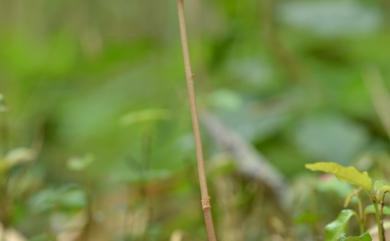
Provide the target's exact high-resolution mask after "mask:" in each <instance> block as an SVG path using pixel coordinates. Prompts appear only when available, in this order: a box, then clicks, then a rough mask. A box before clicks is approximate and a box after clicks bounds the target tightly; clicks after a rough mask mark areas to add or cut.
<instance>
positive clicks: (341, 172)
mask: <svg viewBox="0 0 390 241" xmlns="http://www.w3.org/2000/svg"><path fill="white" fill-rule="evenodd" d="M305 167H306V168H307V169H309V170H312V171H322V172H326V173H331V174H334V175H335V176H336V177H337V178H339V179H341V180H344V181H346V182H348V183H350V184H353V185H356V186H358V187H361V188H363V189H364V190H366V191H370V190H371V189H372V180H371V178H370V177H369V176H368V174H367V172H360V171H358V170H357V169H356V168H354V167H344V166H342V165H339V164H337V163H333V162H318V163H314V164H306V165H305Z"/></svg>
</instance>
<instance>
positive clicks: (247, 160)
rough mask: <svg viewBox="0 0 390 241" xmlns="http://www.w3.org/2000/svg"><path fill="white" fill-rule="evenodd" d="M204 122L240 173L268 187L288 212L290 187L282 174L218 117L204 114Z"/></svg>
mask: <svg viewBox="0 0 390 241" xmlns="http://www.w3.org/2000/svg"><path fill="white" fill-rule="evenodd" d="M202 122H203V124H204V125H205V127H206V129H207V132H208V133H209V134H210V136H211V137H212V139H213V140H214V141H215V142H216V143H217V144H218V145H219V146H220V147H221V148H223V149H224V150H225V151H226V152H227V153H229V154H230V155H231V156H232V157H233V158H234V161H235V162H236V165H237V167H238V169H239V171H240V172H241V173H243V174H244V175H245V176H248V177H250V178H253V179H254V180H258V181H259V182H261V183H262V184H264V185H265V186H267V187H268V188H269V189H270V190H271V191H272V192H273V193H274V194H275V195H276V197H277V200H278V202H279V205H280V206H281V207H282V208H283V209H285V210H288V185H287V184H286V183H285V182H284V178H283V176H282V175H281V173H280V172H279V171H278V170H276V169H275V168H274V167H273V166H271V165H270V164H269V163H268V161H267V160H266V159H265V157H263V156H262V155H261V154H260V153H259V152H257V151H256V150H255V149H254V148H253V147H252V146H250V145H249V144H248V143H246V142H245V141H244V140H243V139H242V138H241V137H240V136H239V135H238V134H237V133H236V132H234V131H233V130H230V129H228V128H227V127H226V126H225V125H224V124H223V123H222V122H221V121H220V120H219V119H218V118H217V117H215V116H213V115H212V114H210V113H202Z"/></svg>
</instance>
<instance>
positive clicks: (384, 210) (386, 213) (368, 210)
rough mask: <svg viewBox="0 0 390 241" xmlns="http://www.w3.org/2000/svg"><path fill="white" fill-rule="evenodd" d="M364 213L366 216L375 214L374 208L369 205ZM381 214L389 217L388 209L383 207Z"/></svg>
mask: <svg viewBox="0 0 390 241" xmlns="http://www.w3.org/2000/svg"><path fill="white" fill-rule="evenodd" d="M364 212H365V213H366V214H375V207H374V205H373V204H371V205H369V206H367V207H366V208H365V209H364ZM383 214H384V215H388V216H390V207H387V206H385V207H384V208H383Z"/></svg>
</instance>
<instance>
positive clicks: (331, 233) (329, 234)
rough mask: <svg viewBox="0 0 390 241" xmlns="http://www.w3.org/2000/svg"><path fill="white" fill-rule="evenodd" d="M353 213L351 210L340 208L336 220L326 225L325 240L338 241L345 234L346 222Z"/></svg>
mask: <svg viewBox="0 0 390 241" xmlns="http://www.w3.org/2000/svg"><path fill="white" fill-rule="evenodd" d="M353 215H355V212H354V211H353V210H350V209H344V210H342V211H341V213H340V214H339V216H338V217H337V219H336V220H334V221H333V222H331V223H329V224H328V225H326V227H325V241H339V240H340V238H342V237H343V236H345V232H346V228H347V224H348V222H349V220H350V219H351V218H352V217H353Z"/></svg>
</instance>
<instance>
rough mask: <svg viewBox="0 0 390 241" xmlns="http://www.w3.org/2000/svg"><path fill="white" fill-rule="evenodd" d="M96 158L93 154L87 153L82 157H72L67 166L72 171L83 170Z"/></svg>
mask: <svg viewBox="0 0 390 241" xmlns="http://www.w3.org/2000/svg"><path fill="white" fill-rule="evenodd" d="M94 160H95V158H94V156H93V155H92V154H86V155H84V156H82V157H72V158H70V159H69V160H68V162H67V167H68V168H69V170H72V171H82V170H84V169H85V168H87V167H88V166H89V165H91V163H92V162H93V161H94Z"/></svg>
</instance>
